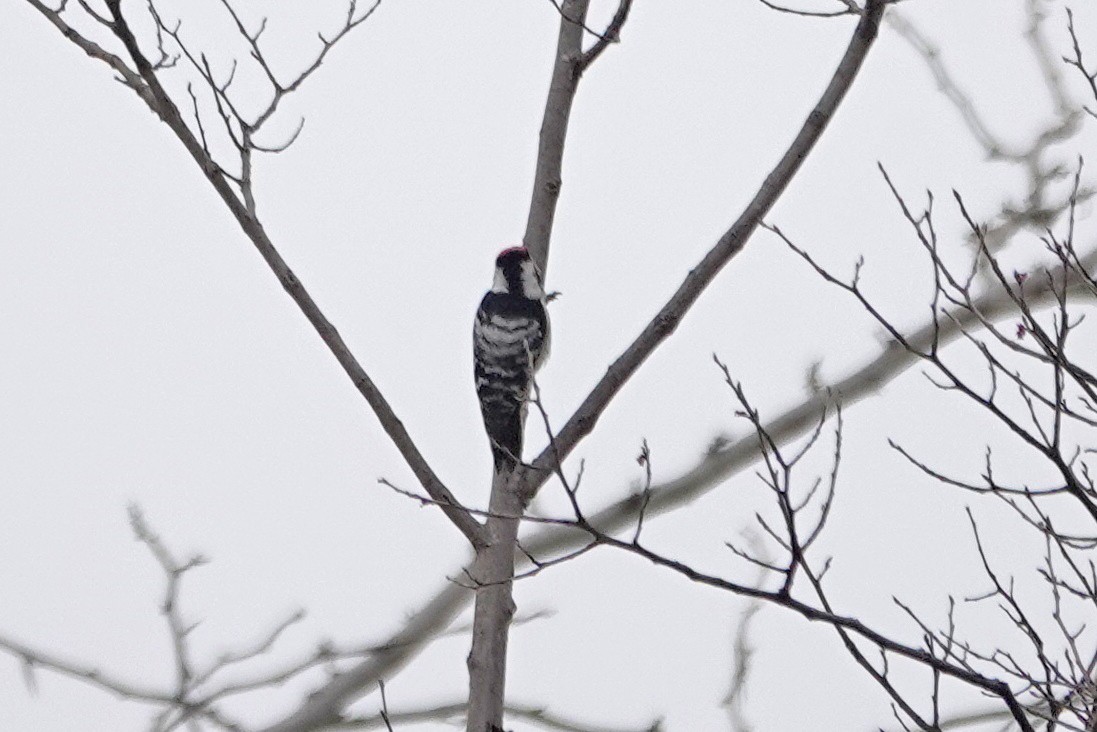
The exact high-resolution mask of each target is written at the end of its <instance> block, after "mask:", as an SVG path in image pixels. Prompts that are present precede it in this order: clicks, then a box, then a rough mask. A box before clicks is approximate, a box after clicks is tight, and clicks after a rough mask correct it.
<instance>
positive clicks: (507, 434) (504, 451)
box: [484, 405, 525, 473]
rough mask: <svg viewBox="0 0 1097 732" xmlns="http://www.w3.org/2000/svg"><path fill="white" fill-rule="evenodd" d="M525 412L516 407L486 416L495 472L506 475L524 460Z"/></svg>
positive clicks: (498, 410)
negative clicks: (523, 432) (505, 473)
mask: <svg viewBox="0 0 1097 732" xmlns="http://www.w3.org/2000/svg"><path fill="white" fill-rule="evenodd" d="M522 412H523V410H522V409H521V407H520V406H518V405H515V408H514V409H495V410H492V412H491V414H484V422H485V424H486V427H487V433H488V435H490V436H492V437H491V438H489V439H491V457H492V460H494V462H495V472H496V473H504V472H510V471H512V470H514V467H515V466H516V465H517V464H518V462H519V461H520V460H521V459H522V428H523V425H524V423H525V420H524V419H523V416H524V415H523V413H522Z"/></svg>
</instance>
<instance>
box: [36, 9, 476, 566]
mask: <svg viewBox="0 0 1097 732" xmlns="http://www.w3.org/2000/svg"><path fill="white" fill-rule="evenodd" d="M105 1H106V4H107V8H108V10H109V11H110V14H111V22H112V30H113V32H114V33H115V35H116V36H117V37H118V38H119V40H120V41H121V42H122V44H123V45H124V46H125V48H126V51H127V52H128V53H129V55H130V57H131V59H132V60H133V62H134V65H135V68H136V74H134V73H133V72H132V71H128V70H127V67H125V64H122V65H121V67H120V68H119V66H118V64H119V63H120V61H118V60H117V57H113V56H111V55H110V54H107V53H106V52H105V51H102V50H101V49H99V48H98V47H97V46H94V44H91V43H90V42H89V41H87V40H86V39H83V38H82V37H81V36H79V35H78V34H75V32H72V30H71V28H69V27H68V26H67V25H65V24H64V23H63V22H62V21H60V19H59V18H56V13H54V12H53V11H51V10H49V8H46V7H45V6H43V5H41V3H39V2H38V0H28V2H31V4H32V5H34V6H35V7H36V8H38V9H39V10H40V12H43V14H44V15H46V17H47V18H50V20H51V22H53V23H54V25H55V26H57V27H58V29H59V30H61V32H62V33H63V34H65V36H66V37H67V38H69V39H70V40H73V42H74V43H76V44H77V45H79V46H80V47H81V48H83V49H84V50H85V52H87V53H88V54H89V55H92V56H93V57H95V58H99V59H100V60H104V61H105V62H107V63H108V64H110V65H111V66H112V68H115V69H116V70H118V71H119V73H122V74H123V78H124V79H126V81H127V85H129V86H131V87H133V88H135V90H137V91H138V93H139V94H140V96H141V98H142V99H143V100H144V101H145V103H146V104H147V105H148V106H149V108H150V109H151V110H152V111H153V112H155V113H156V114H157V116H159V117H160V119H161V120H163V121H164V123H165V124H167V125H168V127H170V128H171V130H172V132H174V133H175V135H176V137H178V138H179V140H180V142H182V143H183V145H184V147H185V148H186V149H187V152H188V153H190V155H191V157H192V158H193V159H194V160H195V162H196V163H197V164H198V166H199V168H201V170H202V172H203V174H204V175H205V176H206V179H207V180H208V181H209V182H210V184H211V185H212V186H213V188H214V190H216V191H217V193H218V195H219V196H220V197H221V200H222V201H223V202H224V204H225V205H226V206H227V207H228V209H229V212H230V213H231V214H232V215H233V217H234V218H235V219H236V220H237V223H238V224H239V225H240V228H241V229H242V230H243V231H244V233H245V235H247V237H248V238H249V239H250V240H251V242H252V243H253V244H254V245H255V247H256V249H258V250H259V253H260V255H262V257H263V259H264V260H265V261H266V262H267V264H268V266H269V267H270V268H271V271H272V272H273V273H274V274H275V276H276V277H278V280H279V281H280V282H281V283H282V286H283V287H284V288H285V290H286V292H287V293H288V294H289V295H290V297H291V298H293V300H294V302H295V303H297V306H298V307H299V308H300V309H301V311H302V312H303V313H304V314H305V317H306V318H307V319H308V321H309V323H311V324H312V326H313V327H314V328H315V329H316V332H317V333H318V334H319V335H320V337H321V339H323V341H324V343H325V345H327V346H328V348H329V350H331V352H332V354H333V355H334V356H335V358H336V360H337V361H338V362H339V364H340V366H342V367H343V370H344V371H345V372H346V373H347V376H349V377H350V379H351V381H352V382H353V383H354V385H355V387H356V388H357V390H358V392H359V393H360V394H361V395H362V396H363V397H364V398H365V400H366V401H367V402H368V403H369V405H370V407H371V408H372V409H373V411H374V413H375V414H376V415H377V417H378V419H379V420H380V422H381V425H382V427H383V428H384V429H385V432H386V433H388V435H389V437H390V438H391V439H392V441H393V443H394V444H395V445H396V447H397V449H398V450H399V451H400V453H401V455H403V457H404V459H405V460H406V461H407V463H408V466H409V467H410V468H411V470H412V472H413V473H414V474H415V476H416V477H417V478H418V479H419V481H420V483H421V484H422V485H423V487H424V488H425V489H426V491H427V492H428V493H429V494H430V495H431V496H432V497H434V498H436V499H438V500H439V501H440V502H441V503H443V504H445V508H443V511H444V512H445V514H446V516H447V517H449V519H450V520H451V521H452V522H453V523H454V525H455V526H457V528H458V529H460V530H461V532H462V533H463V534H464V535H465V537H466V538H467V539H468V540H469V542H470V543H471V544H472V545H473V546H482V545H483V544H484V542H485V537H484V532H483V527H482V526H481V525H480V524H479V522H477V521H476V519H474V518H473V517H472V516H471V515H470V514H469V513H468V512H467V511H465V510H464V509H463V508H462V507H461V505H460V503H459V502H458V501H457V499H456V498H455V497H454V496H453V494H452V493H451V492H450V491H449V489H448V488H446V486H445V485H444V484H443V483H442V481H441V480H440V479H439V478H438V476H437V475H435V474H434V471H433V470H432V469H431V468H430V465H429V464H428V463H427V461H426V459H425V458H424V457H423V455H422V454H421V453H420V452H419V449H418V448H417V447H416V446H415V443H414V442H413V441H412V439H411V436H410V435H409V434H408V432H407V430H406V429H405V428H404V425H403V423H402V422H401V421H400V420H399V418H397V416H396V414H395V413H394V412H393V410H392V407H391V406H390V405H389V403H388V401H387V400H386V399H385V397H384V396H383V395H382V393H381V391H380V389H378V388H377V386H376V385H375V384H374V383H373V380H372V379H370V377H369V376H368V375H367V374H366V371H365V369H363V368H362V366H361V364H360V363H359V362H358V360H357V359H356V358H355V357H354V355H353V354H352V353H351V352H350V349H349V348H348V347H347V345H346V343H345V342H344V341H343V339H342V337H341V336H340V335H339V332H338V331H337V330H336V329H335V326H333V325H332V324H331V322H330V321H329V320H328V319H327V317H326V316H325V315H324V314H323V312H322V311H321V310H320V308H319V306H318V305H317V304H316V302H315V301H314V300H313V299H312V296H311V295H310V294H309V293H308V291H307V290H306V289H305V286H304V284H303V283H302V282H301V281H300V279H299V278H298V277H297V276H296V275H295V274H294V273H293V271H292V270H291V269H290V268H289V265H288V264H287V263H286V261H285V260H284V259H283V258H282V256H281V254H279V253H278V250H277V249H276V248H275V247H274V244H273V242H272V241H271V240H270V238H269V237H268V236H267V233H266V230H265V229H264V228H263V225H262V224H261V223H260V222H259V220H258V219H257V218H256V217H255V216H254V215H253V213H252V211H249V209H248V207H247V206H246V205H245V204H244V203H243V202H242V201H241V200H240V199H239V198H238V197H237V196H236V195H235V194H234V193H233V191H232V189H231V187H230V185H229V183H230V181H229V179H228V178H227V177H226V176H225V175H224V174H223V172H222V171H221V169H220V167H219V166H218V165H217V163H216V162H215V161H213V160H212V159H211V158H210V156H209V154H208V151H207V150H206V149H205V148H204V147H203V145H202V143H201V142H200V141H199V140H198V139H197V138H196V137H195V136H194V134H193V133H192V132H191V130H190V128H189V127H188V126H187V124H186V122H185V121H184V120H183V117H182V115H181V114H180V112H179V109H178V107H177V106H176V104H175V102H174V101H173V100H172V99H171V97H170V96H169V95H168V93H167V91H166V90H165V89H164V87H163V86H162V85H161V83H160V80H159V78H158V77H157V73H156V69H155V68H154V66H153V64H152V63H150V62H149V60H148V59H147V58H146V57H145V55H144V53H143V52H142V51H141V49H140V47H139V45H138V43H137V39H136V38H135V37H134V35H133V32H132V31H131V30H130V27H129V25H128V23H127V21H126V19H125V18H124V17H123V15H122V11H121V7H120V2H121V0H105ZM352 12H353V5H352ZM370 12H372V10H371V11H370ZM359 22H360V21H359ZM339 37H342V34H340V36H339ZM332 42H334V41H332ZM325 43H328V42H327V41H325ZM328 47H330V46H325V50H324V52H323V53H322V54H321V56H320V59H318V60H317V61H316V62H315V63H314V64H313V67H312V69H315V68H316V67H317V66H318V65H319V61H320V60H322V58H323V54H324V53H326V51H327V48H328ZM312 69H310V71H309V72H306V74H305V75H304V76H307V73H311V70H312ZM304 76H301V77H299V78H298V80H297V81H296V82H294V83H295V84H299V83H300V82H301V81H303V79H304ZM138 80H139V83H138ZM291 86H292V85H291ZM293 88H296V87H293Z"/></svg>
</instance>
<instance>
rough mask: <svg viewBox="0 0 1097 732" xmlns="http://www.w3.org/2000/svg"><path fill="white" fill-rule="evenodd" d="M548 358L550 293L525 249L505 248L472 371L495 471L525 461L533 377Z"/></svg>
mask: <svg viewBox="0 0 1097 732" xmlns="http://www.w3.org/2000/svg"><path fill="white" fill-rule="evenodd" d="M548 354H549V320H548V313H547V312H546V311H545V290H544V288H543V287H542V286H541V279H540V273H539V272H538V271H537V265H536V264H534V262H533V260H532V259H530V257H529V251H528V250H527V249H526V248H525V247H511V248H510V249H504V250H503V251H502V252H500V253H499V256H498V257H496V259H495V280H494V282H493V283H492V286H491V290H489V291H488V293H487V294H486V295H484V299H483V300H481V301H480V307H479V309H478V310H477V311H476V322H475V323H474V324H473V328H472V355H473V371H474V373H475V376H476V395H477V396H478V397H479V398H480V412H481V413H482V414H483V416H484V429H485V430H486V431H487V433H488V441H489V442H490V443H491V455H492V459H493V460H494V462H495V472H497V473H499V472H502V471H505V470H511V469H513V468H514V466H515V465H516V464H517V463H518V461H520V460H521V459H522V428H523V426H524V425H525V422H526V400H527V399H528V398H529V391H530V385H531V384H532V382H533V374H534V373H536V371H537V369H539V368H540V367H541V365H542V364H544V362H545V359H547V358H548Z"/></svg>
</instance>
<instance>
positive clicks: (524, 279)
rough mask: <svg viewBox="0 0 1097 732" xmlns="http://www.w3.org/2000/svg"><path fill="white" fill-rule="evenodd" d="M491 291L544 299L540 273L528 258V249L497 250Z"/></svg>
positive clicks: (530, 298)
mask: <svg viewBox="0 0 1097 732" xmlns="http://www.w3.org/2000/svg"><path fill="white" fill-rule="evenodd" d="M491 291H492V292H494V293H497V294H501V295H503V294H509V295H518V296H519V297H524V298H526V299H528V300H544V299H545V290H544V288H543V287H541V276H540V273H539V272H538V271H537V265H536V264H535V263H534V261H533V260H532V259H530V257H529V250H528V249H526V248H525V247H511V248H510V249H504V250H503V251H501V252H499V256H498V257H496V258H495V281H494V282H493V283H492V286H491Z"/></svg>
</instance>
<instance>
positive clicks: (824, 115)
mask: <svg viewBox="0 0 1097 732" xmlns="http://www.w3.org/2000/svg"><path fill="white" fill-rule="evenodd" d="M886 4H887V3H886V2H885V0H869V2H868V3H867V5H866V6H865V10H864V13H863V15H862V16H861V20H860V22H858V24H857V28H856V29H855V31H854V33H853V37H852V39H851V40H850V43H849V46H848V47H847V48H846V52H845V54H844V55H843V57H842V60H841V62H840V63H839V64H838V68H837V70H836V71H835V72H834V76H833V77H832V78H831V80H830V83H829V84H828V85H827V88H826V90H825V91H824V92H823V95H822V97H820V99H819V102H818V103H817V104H816V105H815V108H814V109H813V110H812V111H811V113H810V114H809V115H808V118H807V120H806V121H805V122H804V124H803V126H802V127H801V128H800V132H799V133H798V134H797V135H796V138H795V139H794V140H793V142H792V144H791V145H790V146H789V148H788V150H787V151H786V152H785V154H784V155H783V156H782V157H781V160H780V161H779V162H778V163H777V166H776V167H775V168H774V169H773V170H772V171H771V172H770V174H769V175H768V176H766V179H765V181H764V182H763V183H762V186H761V188H760V189H759V190H758V192H757V193H756V194H755V196H754V199H753V200H751V202H750V203H749V204H748V205H747V207H746V209H745V210H744V211H743V213H742V214H741V215H740V216H739V219H738V220H737V221H736V222H735V223H734V224H733V225H732V226H731V228H730V229H728V230H727V232H725V233H724V235H723V236H722V237H720V239H719V241H717V242H716V245H715V246H714V247H713V248H712V249H711V250H710V251H709V253H708V254H706V255H705V257H704V259H702V260H701V262H700V264H698V265H697V266H696V267H695V268H694V269H692V270H691V271H690V273H689V275H688V276H687V277H686V280H685V282H683V283H682V285H681V286H680V287H679V288H678V291H677V292H675V293H674V295H673V296H672V297H671V298H670V300H669V301H668V302H667V304H666V305H664V306H663V308H662V309H661V310H660V311H659V313H658V314H657V315H656V316H655V317H654V318H653V319H652V321H651V322H650V323H649V324H648V326H647V327H646V328H644V331H643V332H642V333H641V334H640V336H639V337H638V338H637V339H636V340H635V341H633V343H632V345H630V346H629V347H628V348H627V349H626V350H625V352H624V353H623V354H622V355H621V356H620V357H619V358H618V359H617V360H616V361H614V363H613V364H612V365H611V366H610V367H609V369H608V370H607V371H606V374H605V376H603V377H602V379H601V381H599V382H598V384H597V385H596V386H595V387H594V389H593V390H592V391H591V392H590V394H589V395H588V396H587V398H586V399H585V400H584V401H583V403H582V405H580V407H579V409H578V410H577V411H576V412H575V414H574V415H572V417H571V419H569V420H568V422H567V424H565V425H564V427H563V429H562V430H560V433H559V434H558V435H557V436H556V440H555V443H556V444H555V447H556V450H557V451H558V453H559V458H560V459H563V458H566V457H567V455H568V454H569V453H570V452H571V451H572V450H573V449H574V448H575V446H576V445H578V444H579V441H580V440H582V439H583V437H585V436H586V435H588V434H589V433H590V432H591V430H593V429H594V425H595V423H596V422H597V421H598V417H599V416H600V415H601V414H602V412H603V411H604V410H605V408H606V407H607V406H609V403H610V401H611V400H612V399H613V397H614V396H616V395H617V392H618V391H620V389H621V387H622V386H624V385H625V382H627V381H628V380H629V378H631V377H632V375H633V374H634V373H636V371H637V369H639V368H640V366H641V364H643V363H644V361H645V360H647V357H648V356H650V355H651V354H652V352H654V351H655V349H656V348H658V347H659V345H660V344H661V343H662V342H663V341H664V340H666V339H667V338H668V337H669V336H670V334H671V333H673V332H674V330H675V329H676V328H677V327H678V323H679V322H680V321H681V320H682V318H683V317H685V315H686V313H687V312H688V311H689V309H690V308H691V307H692V306H693V304H694V303H695V302H697V299H698V298H699V297H700V296H701V293H702V292H704V291H705V289H706V288H707V287H708V286H709V285H710V284H712V281H713V280H714V279H715V278H716V275H717V274H718V273H719V272H720V270H721V269H723V268H724V265H726V264H727V263H728V262H729V261H730V260H731V258H732V257H734V256H735V255H736V254H738V253H739V252H740V251H741V250H742V248H743V247H744V246H745V245H746V243H747V240H748V239H749V238H750V236H751V234H753V233H754V230H755V229H756V228H757V227H758V224H759V223H760V222H761V220H762V218H763V217H764V216H765V215H766V213H767V212H768V211H769V210H770V208H771V207H772V206H773V204H774V203H776V201H777V199H778V198H779V197H780V196H781V193H782V192H784V190H785V188H786V187H787V186H788V184H789V181H791V180H792V178H793V176H794V175H795V174H796V171H798V170H799V169H800V165H801V164H802V163H803V161H804V160H805V159H806V158H807V156H808V154H809V153H810V152H811V149H812V148H813V147H814V146H815V143H816V142H817V141H818V140H819V137H820V136H821V135H822V134H823V130H825V129H826V126H827V123H829V122H830V120H831V118H833V116H834V113H835V112H836V111H837V109H838V105H839V104H840V103H841V101H842V99H843V98H844V97H845V95H846V92H847V91H849V88H850V86H851V85H852V84H853V80H854V78H856V76H857V72H858V71H859V70H860V68H861V64H862V63H863V62H864V60H865V56H866V55H867V54H868V51H869V48H871V46H872V42H873V40H874V39H875V38H876V32H877V30H878V29H879V25H880V19H881V17H882V15H883V12H884V7H885V5H886ZM555 460H556V455H555V454H554V452H553V450H551V449H549V448H546V449H545V450H544V451H542V453H541V454H540V455H539V456H538V457H537V459H536V460H534V462H533V466H532V467H533V470H530V471H527V473H526V483H525V489H526V493H525V498H526V500H529V499H532V497H533V495H534V494H535V493H536V492H537V489H538V488H540V486H541V485H543V484H544V482H545V480H547V479H548V477H549V475H551V473H552V470H553V466H554V463H555Z"/></svg>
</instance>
